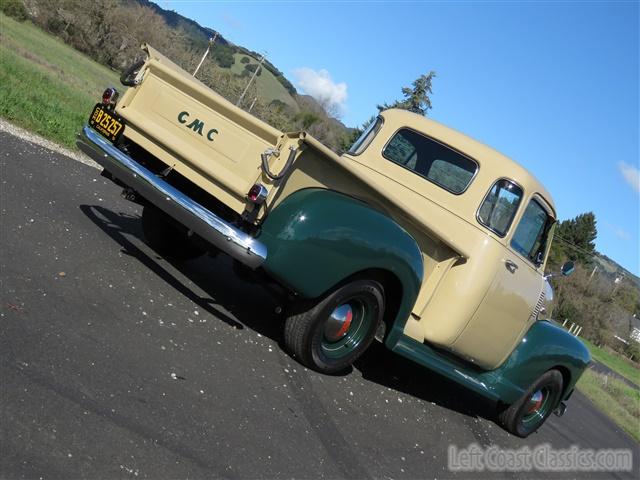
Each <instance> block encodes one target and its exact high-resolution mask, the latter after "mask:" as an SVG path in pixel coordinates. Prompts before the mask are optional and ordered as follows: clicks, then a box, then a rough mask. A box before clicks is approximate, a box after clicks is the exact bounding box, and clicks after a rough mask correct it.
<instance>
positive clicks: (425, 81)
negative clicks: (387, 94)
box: [341, 70, 436, 151]
mask: <svg viewBox="0 0 640 480" xmlns="http://www.w3.org/2000/svg"><path fill="white" fill-rule="evenodd" d="M434 78H436V72H435V71H433V70H431V71H430V72H429V73H427V74H423V75H420V76H419V77H418V78H417V79H415V80H414V82H413V83H412V85H413V88H410V87H402V95H404V99H403V100H396V101H395V102H393V103H391V104H388V103H386V102H385V103H384V104H383V105H378V106H377V108H378V111H380V112H382V111H384V110H388V109H389V108H400V109H402V110H409V111H410V112H413V113H417V114H419V115H426V114H427V112H428V111H429V110H431V108H432V105H431V95H432V94H433V90H432V86H431V82H432V81H433V79H434ZM375 119H376V117H375V116H373V117H371V118H370V119H368V120H367V121H366V122H364V123H363V124H362V126H360V127H359V128H357V127H356V128H354V129H352V130H351V131H350V132H348V133H347V134H345V135H344V137H343V138H342V144H341V150H345V151H346V150H348V149H349V147H350V146H351V145H352V144H353V143H354V142H355V141H356V140H357V139H358V137H360V135H362V132H364V131H365V130H366V129H367V127H368V126H369V125H371V123H372V122H373V121H374V120H375Z"/></svg>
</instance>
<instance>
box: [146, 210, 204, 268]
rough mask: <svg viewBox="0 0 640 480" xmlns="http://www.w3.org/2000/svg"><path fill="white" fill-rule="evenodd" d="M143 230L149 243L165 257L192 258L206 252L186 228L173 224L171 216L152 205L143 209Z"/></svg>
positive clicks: (176, 258)
mask: <svg viewBox="0 0 640 480" xmlns="http://www.w3.org/2000/svg"><path fill="white" fill-rule="evenodd" d="M142 231H143V233H144V236H145V238H146V240H147V244H149V246H150V247H151V248H153V249H154V250H155V251H156V252H157V253H159V254H160V255H162V256H163V257H166V258H171V259H175V260H190V259H192V258H197V257H199V256H201V255H202V254H204V253H205V251H204V250H203V249H202V248H200V247H198V246H197V245H194V244H193V242H192V241H191V239H190V238H189V237H188V236H187V233H186V232H185V231H184V230H182V229H180V228H179V227H178V226H176V225H174V224H173V222H172V220H171V217H169V216H168V215H167V214H166V213H164V212H163V211H162V210H160V209H158V208H156V207H153V206H151V205H145V206H144V208H143V209H142Z"/></svg>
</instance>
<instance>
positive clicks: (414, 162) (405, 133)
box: [382, 128, 478, 194]
mask: <svg viewBox="0 0 640 480" xmlns="http://www.w3.org/2000/svg"><path fill="white" fill-rule="evenodd" d="M382 155H383V156H384V157H385V158H386V159H387V160H391V161H392V162H394V163H397V164H398V165H401V166H403V167H404V168H407V169H409V170H411V171H413V172H415V173H417V174H418V175H420V176H422V177H424V178H426V179H427V180H429V181H430V182H432V183H435V184H436V185H438V186H439V187H442V188H444V189H445V190H448V191H449V192H451V193H455V194H460V193H462V192H464V191H465V190H466V189H467V187H468V186H469V184H470V183H471V180H473V176H474V175H475V173H476V170H477V169H478V164H477V163H476V162H474V161H473V160H471V159H470V158H468V157H465V156H464V155H462V154H460V153H458V152H456V151H455V150H452V149H450V148H449V147H447V146H445V145H442V144H441V143H438V142H436V141H435V140H432V139H430V138H428V137H425V136H424V135H421V134H419V133H417V132H414V131H413V130H409V129H408V128H403V129H400V130H399V131H398V132H397V133H396V134H395V135H394V136H393V138H392V139H391V140H390V141H389V143H388V144H387V146H386V147H385V148H384V150H383V152H382Z"/></svg>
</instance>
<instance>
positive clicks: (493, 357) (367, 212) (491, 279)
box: [78, 45, 590, 437]
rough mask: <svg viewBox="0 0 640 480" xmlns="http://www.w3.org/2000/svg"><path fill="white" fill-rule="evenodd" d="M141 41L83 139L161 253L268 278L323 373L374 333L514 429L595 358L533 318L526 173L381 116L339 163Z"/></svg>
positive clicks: (534, 219) (451, 137) (538, 195)
mask: <svg viewBox="0 0 640 480" xmlns="http://www.w3.org/2000/svg"><path fill="white" fill-rule="evenodd" d="M143 50H144V51H145V52H146V60H144V61H141V62H138V63H137V64H135V65H133V66H132V67H131V68H130V69H128V71H126V72H125V73H124V74H123V77H122V78H121V81H122V83H123V84H125V85H126V86H129V87H130V88H128V89H127V90H126V92H125V93H124V94H123V95H121V96H120V95H119V93H118V92H117V91H116V89H115V88H108V89H107V90H106V91H105V92H104V94H103V97H102V102H100V103H98V104H97V105H96V107H95V108H94V110H93V112H92V113H91V115H90V118H89V124H88V125H87V126H86V127H85V128H84V129H83V131H82V132H81V134H80V135H79V138H78V146H79V147H80V149H81V150H83V151H84V152H85V153H87V154H88V155H89V156H90V157H92V158H93V159H94V160H95V161H96V162H98V163H99V164H100V165H102V166H103V167H104V172H103V175H105V176H107V177H108V178H110V179H112V180H113V181H114V182H115V183H116V184H118V185H119V186H121V187H122V188H123V189H124V190H123V195H124V196H125V197H126V198H127V199H129V200H132V201H135V202H138V203H140V204H141V205H143V210H142V226H143V231H144V234H145V236H146V238H147V241H148V242H149V244H150V245H151V246H152V247H153V248H154V249H155V250H156V251H157V252H159V253H161V254H163V255H165V256H167V257H173V258H174V259H183V260H185V259H191V258H196V257H198V256H199V255H202V254H203V253H205V252H206V251H210V252H224V253H226V254H228V255H230V256H231V257H233V258H234V259H235V261H236V262H237V264H238V265H241V266H242V268H244V269H247V270H251V271H254V272H255V275H256V277H257V278H265V279H269V281H273V282H276V283H277V284H278V285H281V286H282V287H283V288H284V289H285V290H286V291H287V292H289V294H290V295H289V298H291V299H292V300H291V301H290V302H289V303H288V304H287V305H285V310H284V313H285V315H286V321H285V328H284V343H285V345H286V346H287V348H288V349H289V350H290V352H291V353H292V354H293V356H294V357H296V358H297V359H299V361H300V362H302V363H303V364H305V365H307V366H309V367H311V368H314V369H316V370H318V371H320V372H324V373H338V372H341V371H344V370H345V369H346V368H347V367H349V366H350V365H351V364H352V363H353V362H354V361H355V360H356V359H357V358H358V357H359V356H360V355H361V354H362V353H363V351H364V350H365V349H367V347H368V346H369V345H370V343H371V342H372V341H373V339H374V337H376V338H378V339H380V340H382V341H383V342H384V344H385V345H386V346H387V347H388V348H389V349H391V350H392V351H394V352H397V353H399V354H400V355H403V356H405V357H407V358H409V359H411V360H413V361H415V362H417V363H419V364H421V365H424V366H425V367H427V368H429V369H432V370H435V371H436V372H438V373H440V374H442V375H444V376H446V377H448V378H450V379H453V380H455V381H456V382H459V383H461V384H463V385H464V386H466V387H468V388H469V389H471V390H473V391H474V392H477V393H479V394H481V395H483V396H485V397H488V398H489V399H491V400H493V401H495V403H496V405H497V409H498V413H497V418H498V420H499V422H500V423H501V424H502V425H503V426H504V427H505V428H506V429H507V430H509V431H510V432H512V433H513V434H515V435H519V436H522V437H525V436H527V435H529V434H530V433H532V432H534V431H535V430H536V429H538V427H540V426H541V425H542V424H543V423H544V421H545V420H546V419H547V417H548V416H549V414H550V413H551V412H554V411H555V412H556V413H557V414H562V413H563V412H564V409H565V403H564V402H565V401H566V400H567V399H568V398H569V396H570V395H571V393H572V391H573V389H574V386H575V384H576V382H577V380H578V379H579V377H580V375H581V374H582V372H583V371H584V369H585V368H586V366H587V365H588V363H589V362H590V357H589V353H588V350H587V349H586V348H585V347H584V345H583V344H582V343H581V342H580V341H579V340H578V339H576V338H574V337H573V336H572V335H570V334H568V333H567V332H566V331H565V330H563V329H562V328H560V327H558V326H557V325H556V324H554V323H553V322H552V321H548V320H544V319H543V318H545V309H546V308H547V304H548V302H549V300H550V298H549V297H550V296H551V292H550V287H549V285H548V282H546V277H545V274H544V269H545V262H546V258H547V253H548V251H549V247H550V243H551V238H552V236H553V229H554V224H555V221H556V213H555V208H554V205H553V202H552V200H551V196H550V195H549V193H548V192H547V191H546V190H545V188H544V187H543V186H542V185H541V184H540V182H538V181H537V180H536V179H535V178H534V177H533V176H532V175H531V174H530V173H529V172H528V171H527V170H525V169H524V168H523V167H521V166H520V165H518V164H517V163H515V162H514V161H512V160H510V159H509V158H507V157H505V156H504V155H502V154H500V153H498V152H496V151H495V150H493V149H491V148H489V147H487V146H485V145H483V144H482V143H479V142H477V141H474V140H472V139H471V138H469V137H467V136H465V135H463V134H461V133H459V132H457V131H455V130H452V129H450V128H447V127H445V126H443V125H441V124H438V123H436V122H434V121H431V120H428V119H426V118H424V117H422V116H419V115H416V114H413V113H410V112H407V111H402V110H393V109H392V110H387V111H384V112H382V113H381V114H380V115H379V116H378V118H377V119H376V120H375V121H374V122H373V123H372V124H371V126H370V127H369V128H368V129H367V131H365V132H364V133H363V135H362V136H361V137H360V139H358V140H357V141H356V142H355V144H354V145H353V147H352V148H351V149H350V150H349V152H348V153H345V154H344V155H342V156H338V155H336V154H334V153H333V152H332V151H330V150H329V149H328V148H326V147H325V146H324V145H322V144H321V143H320V142H318V141H317V140H316V139H314V138H313V137H311V136H309V135H307V134H305V133H304V132H298V133H282V132H280V131H278V130H276V129H274V128H272V127H270V126H269V125H267V124H266V123H264V122H262V121H260V120H258V119H256V118H255V117H253V116H251V115H250V114H248V113H246V112H244V111H243V110H241V109H240V108H237V107H236V106H234V105H233V104H231V103H230V102H228V101H226V100H225V99H223V98H222V97H221V96H220V95H218V94H216V93H215V92H214V91H212V90H211V89H209V88H208V87H207V86H205V85H204V84H202V83H201V82H199V81H198V80H196V79H194V78H193V77H192V76H191V75H189V74H188V73H186V72H185V71H184V70H182V69H181V68H179V67H178V66H176V65H175V64H173V63H172V62H171V61H170V60H168V59H167V58H165V57H164V56H163V55H161V54H160V53H159V52H157V51H156V50H154V49H153V48H151V47H150V46H146V45H145V46H143ZM571 269H572V266H571V265H570V264H566V265H564V266H563V270H562V273H563V274H568V273H569V272H570V270H571ZM212 275H215V272H212ZM266 281H267V280H265V282H266ZM546 313H547V314H548V309H547V310H546Z"/></svg>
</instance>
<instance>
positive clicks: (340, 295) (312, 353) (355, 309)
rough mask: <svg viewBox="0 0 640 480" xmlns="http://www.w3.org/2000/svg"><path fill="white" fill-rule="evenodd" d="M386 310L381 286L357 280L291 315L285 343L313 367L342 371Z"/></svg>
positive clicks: (367, 342) (369, 338) (368, 339)
mask: <svg viewBox="0 0 640 480" xmlns="http://www.w3.org/2000/svg"><path fill="white" fill-rule="evenodd" d="M383 312H384V296H383V288H382V285H380V284H379V283H378V282H374V281H372V280H355V281H353V282H350V283H348V284H346V285H343V286H342V287H339V288H338V289H336V290H334V291H333V292H332V293H330V294H329V295H327V296H325V297H324V298H322V299H321V300H319V301H317V302H314V303H312V304H307V305H306V306H305V307H302V311H300V312H296V313H295V314H293V315H290V316H289V317H288V318H287V320H286V324H285V330H284V341H285V345H286V346H287V348H288V349H289V351H290V352H291V353H293V355H294V356H295V357H297V358H298V359H299V361H300V362H302V363H303V364H305V365H306V366H308V367H310V368H312V369H314V370H317V371H319V372H321V373H328V374H333V373H338V372H341V371H343V370H345V369H346V368H348V367H349V366H351V364H353V362H354V361H355V360H356V359H357V358H358V357H359V356H360V355H362V353H363V352H364V351H365V350H366V349H367V347H368V346H369V345H370V344H371V341H372V340H373V337H374V335H375V333H376V329H377V327H378V324H379V323H380V322H381V321H382V314H383Z"/></svg>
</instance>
